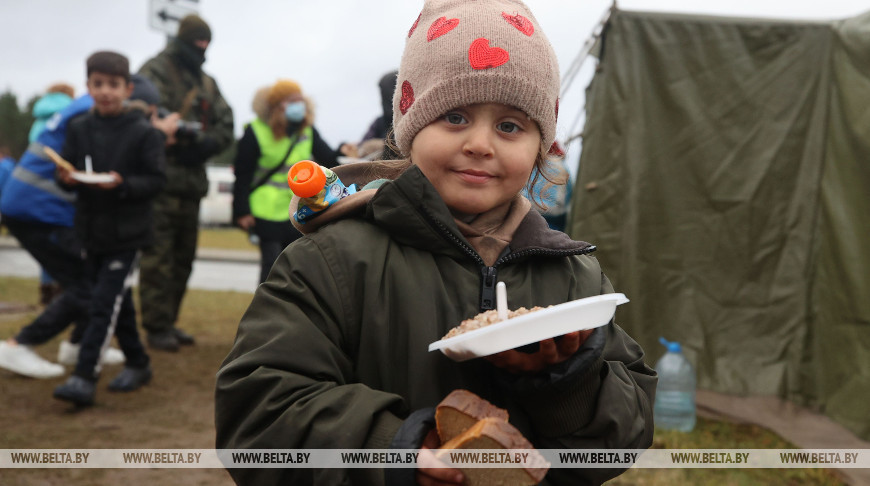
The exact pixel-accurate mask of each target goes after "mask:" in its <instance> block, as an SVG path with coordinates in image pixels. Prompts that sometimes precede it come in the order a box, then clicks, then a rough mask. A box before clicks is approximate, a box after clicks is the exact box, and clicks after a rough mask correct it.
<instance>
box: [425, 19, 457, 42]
mask: <svg viewBox="0 0 870 486" xmlns="http://www.w3.org/2000/svg"><path fill="white" fill-rule="evenodd" d="M457 25H459V19H448V18H447V17H441V18H438V19H435V22H432V25H430V26H429V31H428V32H426V40H427V41H429V42H432V41H433V40H434V39H437V38H438V37H441V36H442V35H444V34H446V33H448V32H450V31H451V30H453V29H454V28H456V26H457Z"/></svg>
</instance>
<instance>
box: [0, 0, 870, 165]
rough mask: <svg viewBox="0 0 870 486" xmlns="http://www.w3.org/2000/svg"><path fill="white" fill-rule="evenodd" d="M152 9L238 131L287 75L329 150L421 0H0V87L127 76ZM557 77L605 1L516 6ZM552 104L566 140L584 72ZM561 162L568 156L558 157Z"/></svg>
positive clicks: (698, 6) (834, 13) (663, 5)
mask: <svg viewBox="0 0 870 486" xmlns="http://www.w3.org/2000/svg"><path fill="white" fill-rule="evenodd" d="M152 2H156V4H169V3H172V4H173V5H178V4H181V5H194V6H196V8H198V10H199V13H200V15H201V16H202V17H203V18H205V19H206V21H208V22H209V24H210V25H211V28H212V33H213V40H212V44H211V46H210V47H209V49H208V52H207V54H206V56H207V60H206V63H205V65H204V69H205V70H206V72H208V73H209V74H211V75H213V76H214V77H215V78H216V79H217V82H218V85H219V87H220V89H221V91H222V92H223V95H224V97H225V98H226V99H227V101H228V102H229V104H230V106H232V108H233V110H234V113H235V127H236V128H235V130H236V134H237V136H238V135H240V134H241V131H242V128H243V126H244V124H245V123H247V122H248V121H250V120H251V118H252V117H253V112H252V111H251V108H250V105H251V98H252V96H253V93H254V91H256V89H258V88H259V87H261V86H265V85H268V84H271V83H273V82H274V81H275V80H277V79H278V78H282V77H287V78H292V79H295V80H297V81H298V82H299V83H300V84H301V85H302V88H303V90H304V91H305V92H306V93H307V94H309V95H310V96H311V97H312V98H313V99H314V101H315V103H316V105H317V115H318V116H317V120H316V123H315V125H316V126H317V128H318V130H319V131H320V132H321V134H322V135H323V137H324V138H325V139H326V140H327V141H328V142H330V143H331V144H332V145H334V146H335V145H337V144H338V143H339V142H341V141H357V140H358V139H359V138H360V137H361V136H362V135H363V134H364V133H365V131H366V128H367V127H368V125H369V123H370V122H371V121H372V120H373V119H374V118H375V117H376V116H378V114H379V111H380V98H379V96H380V95H379V91H378V89H377V82H378V80H379V79H380V77H381V76H382V75H383V74H384V73H386V72H388V71H390V70H392V69H395V68H397V67H398V63H399V59H400V57H401V53H402V47H403V45H404V39H405V35H406V34H407V32H408V29H409V28H410V26H411V24H412V23H413V22H414V20H415V19H416V17H417V14H418V13H419V11H420V8H421V6H422V5H423V1H422V0H389V1H387V0H314V1H312V0H246V1H244V2H240V1H237V0H235V1H233V0H198V1H197V2H194V1H192V0H0V22H2V24H0V91H6V90H7V89H10V90H12V92H14V93H15V94H16V95H17V96H18V98H19V101H20V102H21V103H22V104H23V103H25V102H26V101H27V100H28V99H29V98H30V97H32V96H34V95H36V94H39V93H41V92H42V91H44V90H45V88H46V87H47V86H48V85H50V84H51V83H53V82H56V81H66V82H69V83H71V84H73V85H74V86H75V87H76V89H77V94H83V93H84V89H85V69H84V60H85V58H86V57H87V56H88V55H89V54H90V53H92V52H94V51H97V50H103V49H111V50H116V51H119V52H121V53H123V54H125V55H127V56H128V57H129V58H130V62H131V69H133V70H134V71H135V70H137V69H138V68H139V66H141V65H142V63H143V62H145V61H146V60H147V59H148V58H150V57H151V56H153V55H154V54H156V53H157V52H158V51H160V50H161V49H162V48H163V47H164V46H165V43H166V36H165V34H164V33H162V32H160V31H158V30H155V29H154V28H152V27H151V26H150V22H149V20H150V18H151V16H152V15H151V13H150V12H151V10H152ZM526 3H527V5H528V6H529V8H530V9H531V10H532V12H533V13H534V14H535V16H536V17H537V19H538V21H539V23H540V24H541V25H542V28H543V30H544V32H545V33H546V34H547V36H548V37H549V39H550V42H551V43H552V44H553V47H554V48H555V50H556V54H557V56H558V57H559V62H560V66H561V69H562V72H563V73H564V72H565V70H566V69H567V68H568V66H569V65H570V64H571V62H572V61H573V60H574V59H575V58H576V57H577V55H578V53H579V52H580V50H581V47H582V46H583V43H584V41H585V40H586V39H587V38H588V37H589V35H590V34H591V33H592V31H593V29H594V27H595V25H596V24H597V23H598V21H599V19H600V18H601V17H602V15H604V13H605V12H606V11H607V10H608V8H609V7H610V5H611V2H610V1H605V0H527V2H526ZM617 4H618V6H619V8H621V9H624V10H657V11H671V12H684V13H707V14H715V15H728V16H741V17H768V18H788V19H819V20H827V19H838V18H845V17H850V16H853V15H857V14H860V13H863V12H865V11H867V10H870V2H867V0H825V1H804V0H798V1H785V0H703V1H688V0H619V1H618V3H617ZM591 64H592V62H591V61H587V64H586V68H585V69H584V71H583V72H584V76H583V77H581V78H579V79H578V81H576V82H575V83H574V84H572V85H571V86H570V87H569V90H568V92H567V93H566V94H565V95H564V96H563V98H562V101H561V104H560V106H561V110H560V111H561V113H563V116H561V117H560V120H559V129H558V136H559V137H560V138H561V139H564V138H566V137H567V136H569V135H571V133H568V132H570V128H571V125H572V124H573V122H574V121H575V114H576V113H578V112H579V110H580V109H581V107H582V101H583V91H584V89H585V85H586V82H587V81H588V74H586V73H588V72H591ZM570 155H571V157H572V158H574V156H575V155H576V154H570Z"/></svg>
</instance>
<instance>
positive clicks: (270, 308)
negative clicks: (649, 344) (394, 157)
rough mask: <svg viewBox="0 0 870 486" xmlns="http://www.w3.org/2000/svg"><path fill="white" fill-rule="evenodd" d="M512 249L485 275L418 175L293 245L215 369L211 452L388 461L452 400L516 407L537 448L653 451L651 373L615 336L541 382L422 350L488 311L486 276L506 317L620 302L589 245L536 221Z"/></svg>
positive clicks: (332, 473)
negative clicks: (429, 410)
mask: <svg viewBox="0 0 870 486" xmlns="http://www.w3.org/2000/svg"><path fill="white" fill-rule="evenodd" d="M354 165H358V164H354ZM350 167H352V166H350ZM345 168H346V167H339V168H338V169H337V170H336V172H337V173H338V174H339V176H340V177H341V179H342V181H343V182H345V184H350V183H354V182H365V181H359V180H358V179H357V180H354V179H353V177H349V176H348V175H347V173H346V172H342V169H345ZM354 170H355V171H356V172H357V173H358V174H359V173H364V172H365V170H359V167H357V168H355V169H354ZM363 192H365V191H363ZM330 210H332V208H330ZM327 214H328V212H327V213H325V214H324V215H322V216H319V217H325V216H326V215H327ZM509 250H510V253H508V254H507V255H506V256H503V257H502V258H500V260H499V261H498V262H497V263H496V264H495V265H494V266H493V267H486V266H485V265H484V263H483V261H482V260H481V259H480V257H479V256H478V255H477V254H476V252H475V251H474V250H473V249H472V247H471V246H470V244H469V243H468V242H467V241H466V239H465V238H464V237H463V236H462V235H461V234H460V232H459V230H458V228H457V226H456V224H455V222H454V220H453V218H452V216H451V214H450V212H449V211H448V209H447V207H446V206H445V205H444V203H443V201H442V200H441V198H440V197H439V195H438V193H437V192H436V191H435V189H434V187H433V186H432V185H431V184H430V183H429V181H428V180H427V179H426V178H425V177H424V176H423V174H422V172H420V170H419V169H418V168H416V167H414V166H412V167H411V168H409V169H408V170H406V171H404V173H403V174H402V175H401V176H400V177H398V178H397V179H396V180H394V181H392V182H388V183H386V184H384V185H383V186H381V187H380V189H379V190H378V191H377V193H376V194H375V195H374V196H373V197H371V199H370V200H369V201H368V203H367V204H366V205H365V206H364V211H358V212H356V213H350V214H347V213H345V214H343V217H342V219H340V220H338V221H334V222H331V223H330V224H326V225H323V226H321V227H320V228H319V229H318V230H317V231H315V232H313V233H310V234H307V235H306V236H305V237H303V238H301V239H299V240H297V241H296V242H294V243H293V244H291V245H290V246H288V247H287V249H286V250H285V251H284V253H283V254H282V255H281V256H280V257H279V258H278V260H277V261H276V263H275V265H274V267H273V268H272V272H271V274H270V275H269V278H268V279H267V281H266V282H265V283H264V284H262V285H260V287H259V288H258V289H257V292H256V293H255V295H254V298H253V301H252V302H251V305H250V307H249V308H248V310H247V311H246V313H245V315H244V316H243V318H242V321H241V323H240V324H239V330H238V335H237V336H236V341H235V344H234V346H233V348H232V350H231V351H230V353H229V355H228V356H227V358H226V360H225V361H224V363H223V365H222V366H221V369H220V371H219V372H218V375H217V391H216V404H215V408H216V427H217V447H218V448H221V449H242V448H253V449H268V448H286V449H294V448H299V449H303V448H313V449H318V448H350V449H361V448H382V449H386V448H389V447H390V443H391V441H392V440H393V438H394V436H395V434H396V432H397V430H398V429H399V427H400V426H401V424H402V421H403V419H404V418H405V417H407V416H408V414H409V413H410V412H412V411H415V410H418V409H422V408H425V407H433V406H435V405H436V404H437V403H438V402H439V401H441V399H443V398H444V397H445V396H446V395H447V394H448V393H450V392H451V391H452V390H454V389H457V388H465V389H468V390H471V391H472V392H475V393H477V394H478V395H480V396H482V397H484V398H486V399H488V400H490V401H491V402H493V403H494V404H495V405H497V406H500V407H503V408H506V409H507V410H508V412H509V413H510V421H511V423H512V424H513V425H515V426H516V427H517V428H518V429H520V431H522V432H523V434H524V435H525V436H526V437H527V438H528V439H529V440H530V441H531V442H532V443H533V444H534V445H535V447H537V448H541V449H568V448H570V449H577V448H625V449H631V448H646V447H649V445H650V444H651V443H652V436H653V415H652V413H653V412H652V404H653V395H654V390H655V383H656V377H655V372H654V371H653V370H652V369H651V368H650V367H649V366H647V365H646V364H645V363H644V360H643V358H644V354H643V350H642V349H641V348H640V346H638V345H637V343H635V342H634V341H633V340H632V339H631V338H630V337H629V336H628V335H626V334H625V332H623V330H622V329H621V328H619V327H618V326H617V325H616V324H613V323H611V324H609V325H607V326H605V327H603V328H600V329H599V330H597V331H596V333H593V335H592V337H590V338H589V339H588V340H587V343H586V344H584V346H583V347H582V348H581V350H580V351H578V354H577V355H575V357H577V358H576V359H575V358H572V359H570V360H569V361H567V362H565V363H561V364H560V365H556V366H554V367H553V369H551V370H547V372H545V373H540V374H538V375H533V376H522V377H519V376H515V375H511V374H510V373H507V372H505V371H503V370H500V369H498V368H496V367H495V366H493V365H491V364H490V363H489V362H488V361H486V360H483V359H472V360H470V361H466V362H462V363H456V362H453V361H451V360H450V359H448V358H447V357H445V356H444V355H443V354H441V353H440V352H431V353H430V352H428V351H427V349H428V345H429V343H432V342H433V341H437V340H439V339H440V338H441V337H442V336H443V335H444V334H445V333H446V332H447V331H448V330H449V329H450V328H452V327H454V326H456V325H458V324H459V322H460V321H461V320H463V319H466V318H468V317H471V316H474V315H475V314H477V313H479V312H480V311H481V308H480V306H481V294H482V290H481V289H482V287H488V285H485V284H482V282H484V281H486V280H487V279H484V278H483V275H484V274H486V273H489V274H490V275H491V276H494V277H495V278H497V280H499V281H504V282H505V283H506V285H507V289H508V300H509V302H510V306H511V308H516V307H519V306H526V307H531V306H535V305H540V306H547V305H551V304H559V303H563V302H566V301H569V300H573V299H578V298H582V297H589V296H593V295H599V294H602V293H609V292H613V289H612V287H611V285H610V283H609V281H608V280H607V278H606V277H605V276H604V274H603V273H602V272H601V269H600V267H599V265H598V261H597V260H596V259H595V258H594V257H591V256H589V255H588V253H589V252H590V251H592V250H594V247H592V246H591V245H589V244H588V243H583V242H577V241H573V240H571V239H569V238H568V237H567V236H566V235H565V234H564V233H560V232H556V231H552V230H550V229H548V227H547V224H546V222H545V221H544V219H543V218H542V217H541V216H540V215H539V214H538V213H537V212H536V211H534V210H532V211H529V213H528V215H527V216H526V218H525V219H524V221H523V222H522V223H521V225H520V227H519V228H518V230H517V232H516V233H515V235H514V238H513V241H512V243H511V245H510V248H509ZM493 273H495V274H496V275H492V274H493ZM483 294H486V292H483ZM596 336H597V338H596ZM593 338H595V339H593ZM592 342H597V343H598V345H597V346H592V347H590V343H592ZM229 472H230V473H231V475H232V476H233V478H234V479H235V480H236V481H237V483H239V484H256V485H265V484H294V485H296V484H329V485H337V484H383V481H384V472H383V470H379V469H357V470H354V469H333V470H313V469H289V468H287V469H281V468H278V469H247V470H243V469H230V470H229ZM620 472H621V471H620V470H605V469H555V468H554V469H551V470H550V472H549V474H548V475H547V477H546V479H545V481H544V483H543V484H566V485H567V484H570V485H578V484H600V483H601V482H603V481H604V480H606V479H608V478H610V477H613V476H615V475H617V474H619V473H620Z"/></svg>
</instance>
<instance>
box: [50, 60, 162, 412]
mask: <svg viewBox="0 0 870 486" xmlns="http://www.w3.org/2000/svg"><path fill="white" fill-rule="evenodd" d="M86 64H87V75H88V82H87V86H88V92H89V93H90V95H91V96H92V97H93V98H94V109H93V111H91V112H89V113H87V114H85V115H83V116H81V117H79V118H77V119H75V120H73V121H72V122H71V123H70V126H69V133H68V134H67V138H66V141H65V143H64V147H63V153H62V155H63V158H64V159H66V160H68V161H70V163H72V164H73V165H74V166H75V168H76V171H69V170H63V169H59V170H58V178H59V179H60V181H61V183H62V184H63V185H65V186H68V187H74V188H75V189H77V191H78V200H77V202H76V215H75V228H76V233H77V235H78V237H79V239H80V241H81V242H82V247H83V252H84V254H85V268H86V271H85V275H86V278H88V279H90V284H91V288H92V293H91V302H90V308H89V324H88V327H87V330H86V331H85V335H84V337H83V338H82V347H81V351H80V353H79V359H78V362H77V364H76V368H75V370H74V371H73V374H72V376H70V377H69V379H68V380H67V381H66V383H64V384H63V385H60V386H58V387H57V388H55V390H54V397H55V398H58V399H61V400H67V401H70V402H73V403H75V404H76V405H80V406H83V405H91V404H93V402H94V394H95V384H96V381H97V379H98V378H99V375H100V370H101V367H102V363H101V360H100V355H101V351H102V349H103V348H105V347H107V346H108V345H109V343H110V341H111V338H112V336H117V338H118V343H119V345H120V347H121V350H122V351H123V352H124V355H125V357H126V359H127V361H126V365H125V367H124V370H123V371H122V372H121V373H120V374H119V375H118V376H117V377H116V378H115V379H114V380H112V382H111V383H109V390H112V391H132V390H135V389H137V388H139V387H140V386H142V385H144V384H145V383H147V382H148V381H149V380H150V379H151V368H150V365H149V362H150V360H149V357H148V354H147V353H146V352H145V348H144V347H143V346H142V343H141V341H140V340H139V335H138V332H137V330H136V313H135V309H134V306H133V299H132V295H131V292H130V287H131V283H132V281H131V277H132V274H133V270H134V268H135V266H136V262H137V261H138V259H139V252H140V249H141V248H142V247H144V246H146V245H148V244H150V243H151V240H152V235H151V201H152V199H153V198H154V197H155V196H156V195H157V194H158V193H159V192H160V191H161V190H162V189H163V186H164V185H165V183H166V176H165V174H164V172H163V170H164V154H163V144H164V141H163V138H162V136H161V135H160V134H159V132H158V131H156V130H155V129H153V128H152V127H151V124H150V123H149V122H148V121H147V120H146V119H145V118H144V117H143V116H142V114H141V113H140V112H138V111H136V110H129V109H128V108H127V107H126V105H125V101H126V100H127V98H128V97H129V96H130V94H131V92H132V91H133V84H132V83H131V82H130V69H129V61H128V60H127V58H126V57H124V56H122V55H120V54H118V53H115V52H108V51H101V52H97V53H94V54H93V55H91V56H90V57H89V58H88V60H87V63H86Z"/></svg>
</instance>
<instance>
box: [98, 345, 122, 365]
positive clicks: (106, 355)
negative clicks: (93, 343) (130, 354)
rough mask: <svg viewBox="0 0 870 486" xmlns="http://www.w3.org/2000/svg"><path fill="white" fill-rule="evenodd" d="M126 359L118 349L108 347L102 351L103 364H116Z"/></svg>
mask: <svg viewBox="0 0 870 486" xmlns="http://www.w3.org/2000/svg"><path fill="white" fill-rule="evenodd" d="M125 361H127V358H126V357H125V356H124V353H123V352H122V351H121V350H120V349H118V348H113V347H111V346H110V347H109V348H108V349H106V350H105V351H103V364H107V365H116V364H122V363H124V362H125Z"/></svg>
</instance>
